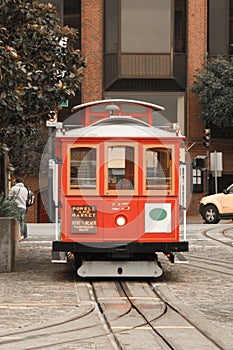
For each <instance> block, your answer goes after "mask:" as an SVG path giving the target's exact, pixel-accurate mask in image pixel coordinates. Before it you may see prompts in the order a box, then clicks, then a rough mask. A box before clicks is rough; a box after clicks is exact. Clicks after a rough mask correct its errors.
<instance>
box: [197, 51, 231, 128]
mask: <svg viewBox="0 0 233 350" xmlns="http://www.w3.org/2000/svg"><path fill="white" fill-rule="evenodd" d="M195 78H196V81H195V82H194V84H193V86H192V91H193V92H194V93H195V94H196V95H197V96H198V98H199V102H200V105H201V114H200V116H201V118H202V119H203V120H204V121H205V122H206V124H207V125H208V124H209V123H211V124H214V125H216V126H219V127H231V126H233V60H232V59H230V60H229V61H228V60H225V59H223V58H222V57H218V58H216V59H214V60H207V61H206V64H205V66H204V69H203V70H200V71H198V73H197V75H196V76H195Z"/></svg>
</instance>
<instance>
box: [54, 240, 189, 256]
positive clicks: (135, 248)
mask: <svg viewBox="0 0 233 350" xmlns="http://www.w3.org/2000/svg"><path fill="white" fill-rule="evenodd" d="M188 249H189V247H188V242H186V241H183V242H152V243H151V242H98V243H96V242H82V243H78V242H61V241H54V242H53V251H60V252H71V253H115V252H128V253H139V254H140V253H154V252H163V253H165V254H166V253H171V252H174V253H175V252H186V251H188Z"/></svg>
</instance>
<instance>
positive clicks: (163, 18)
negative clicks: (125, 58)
mask: <svg viewBox="0 0 233 350" xmlns="http://www.w3.org/2000/svg"><path fill="white" fill-rule="evenodd" d="M171 6H172V0H162V1H154V0H144V1H141V0H123V1H122V3H121V52H130V53H133V52H135V53H150V52H152V53H156V52H159V53H160V52H161V53H169V52H170V51H171Z"/></svg>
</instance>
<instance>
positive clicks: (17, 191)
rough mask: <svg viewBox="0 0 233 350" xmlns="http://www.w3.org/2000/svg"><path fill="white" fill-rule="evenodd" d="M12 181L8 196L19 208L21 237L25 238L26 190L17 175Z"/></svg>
mask: <svg viewBox="0 0 233 350" xmlns="http://www.w3.org/2000/svg"><path fill="white" fill-rule="evenodd" d="M13 182H14V186H13V187H12V188H11V190H10V193H9V198H11V199H13V200H14V201H15V203H16V205H17V207H18V208H19V212H20V232H21V239H24V238H27V224H26V209H27V207H26V201H27V197H28V190H27V188H26V187H25V186H24V183H23V182H22V180H21V179H20V178H19V177H17V178H16V179H15V180H14V181H13Z"/></svg>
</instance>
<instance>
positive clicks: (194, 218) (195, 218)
mask: <svg viewBox="0 0 233 350" xmlns="http://www.w3.org/2000/svg"><path fill="white" fill-rule="evenodd" d="M187 224H203V219H202V217H201V215H190V216H187Z"/></svg>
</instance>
